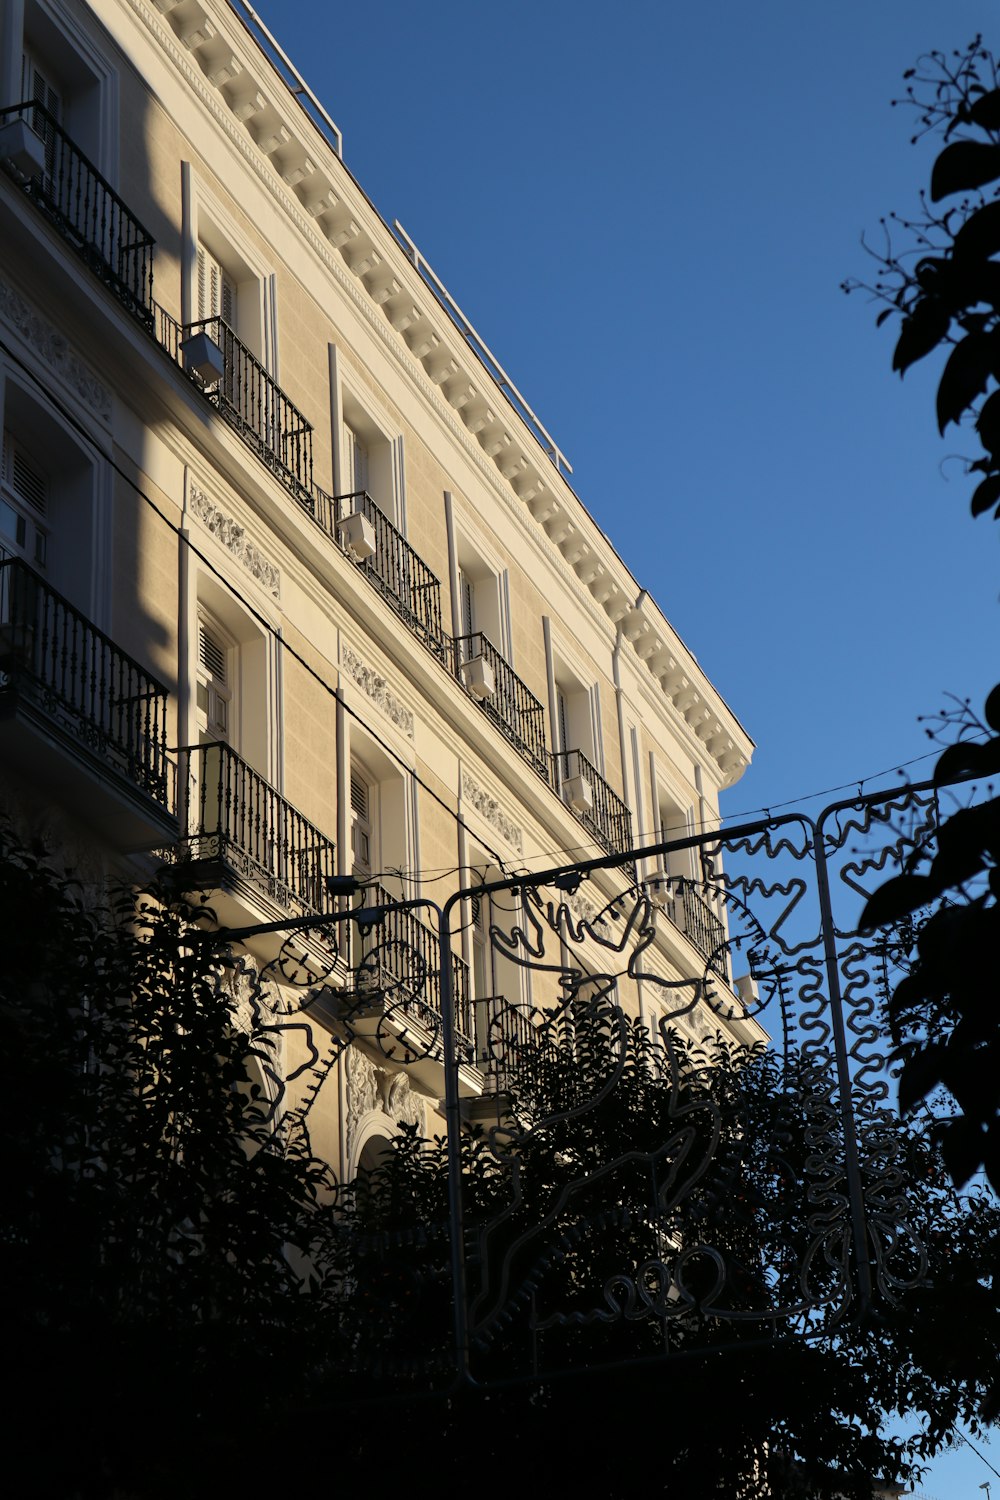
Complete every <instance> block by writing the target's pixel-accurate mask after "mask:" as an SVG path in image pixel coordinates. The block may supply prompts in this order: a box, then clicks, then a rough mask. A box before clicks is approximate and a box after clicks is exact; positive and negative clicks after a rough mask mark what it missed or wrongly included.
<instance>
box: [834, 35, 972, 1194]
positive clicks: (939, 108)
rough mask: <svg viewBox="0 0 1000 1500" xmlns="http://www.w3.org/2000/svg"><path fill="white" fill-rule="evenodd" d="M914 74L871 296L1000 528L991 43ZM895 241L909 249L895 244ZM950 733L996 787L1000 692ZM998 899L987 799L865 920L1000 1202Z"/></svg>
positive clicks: (912, 1072) (963, 772)
mask: <svg viewBox="0 0 1000 1500" xmlns="http://www.w3.org/2000/svg"><path fill="white" fill-rule="evenodd" d="M907 76H908V79H909V84H908V88H907V102H908V103H909V104H910V105H912V106H914V107H915V108H916V110H917V113H918V118H919V122H920V128H919V132H918V134H919V135H923V134H926V133H928V132H931V133H935V134H939V135H940V136H942V137H943V139H944V142H945V144H944V147H943V149H942V150H941V151H940V152H939V154H938V156H937V159H936V161H935V163H934V166H933V168H932V172H931V182H930V194H929V198H928V197H924V198H923V199H922V206H921V213H920V214H919V216H918V217H916V218H915V219H913V220H910V221H905V220H901V219H896V220H894V221H889V222H887V223H886V225H885V228H886V245H885V249H884V250H883V251H882V252H880V253H878V254H877V255H876V259H877V261H878V263H879V274H878V277H877V279H876V281H875V283H874V285H873V286H872V287H869V288H868V290H869V291H872V292H874V294H875V295H876V297H877V298H878V299H879V300H881V301H883V302H884V303H885V304H886V306H885V308H884V309H883V311H882V312H881V313H880V315H879V321H880V322H881V321H882V320H883V319H885V318H887V317H890V316H891V315H892V314H893V313H897V314H899V315H900V316H901V318H902V327H901V329H900V332H899V337H898V341H897V343H896V349H895V354H894V356H893V368H894V369H897V370H899V372H900V374H901V375H902V374H904V373H905V371H906V370H907V369H908V368H909V367H910V365H912V364H913V363H914V362H915V361H917V360H919V359H923V358H924V357H926V356H927V355H929V354H931V353H933V352H935V351H941V352H943V353H945V354H946V356H947V357H946V360H945V363H944V367H943V370H942V373H941V377H940V380H939V383H938V391H937V420H938V427H939V429H940V431H941V432H942V433H944V432H945V430H946V429H947V428H948V427H949V426H950V425H951V424H952V423H955V424H957V425H958V426H959V427H960V428H961V430H962V431H963V433H965V434H967V435H968V436H969V437H970V438H972V437H973V435H975V437H976V438H978V441H979V445H980V448H981V450H982V451H981V452H980V453H978V454H977V455H976V456H974V457H970V458H969V460H968V470H969V473H970V474H972V475H974V476H975V478H976V485H975V488H974V490H973V494H972V501H971V508H972V514H973V516H976V517H979V516H986V515H987V514H989V513H992V516H993V517H994V519H1000V259H998V257H1000V77H998V70H997V64H996V61H995V59H994V57H993V55H992V54H991V53H990V52H988V51H987V50H986V49H984V48H983V46H982V43H981V39H979V38H976V40H975V41H974V42H973V43H972V44H971V45H970V46H969V47H968V48H967V49H965V51H963V52H956V53H954V54H952V55H951V56H946V55H945V54H943V53H932V54H930V55H929V56H928V57H926V58H923V59H921V61H920V63H919V64H918V66H917V67H916V68H914V69H912V70H911V71H910V73H909V74H908V75H907ZM932 205H942V206H941V207H934V206H932ZM890 230H892V231H894V232H895V233H896V235H897V237H898V236H899V235H902V237H903V239H904V240H905V242H906V250H905V251H903V252H899V251H897V250H896V249H894V247H893V246H892V243H891V235H890ZM856 285H857V283H852V284H849V285H848V289H852V288H853V286H856ZM941 733H944V734H945V735H951V736H954V737H955V742H954V743H951V744H949V745H948V748H947V749H945V751H944V753H943V754H942V755H941V757H940V759H939V761H938V764H937V768H936V773H935V774H936V779H937V781H938V782H939V784H940V785H941V786H942V787H944V786H945V785H947V784H950V783H953V782H955V781H956V780H959V779H963V778H965V779H972V778H974V779H975V780H976V781H978V782H979V783H980V784H984V783H985V784H988V783H989V780H990V778H992V777H993V776H995V775H996V774H997V772H998V771H1000V688H994V689H993V691H992V692H991V693H990V695H989V697H988V698H987V700H986V706H985V710H984V713H983V716H982V718H981V719H980V718H978V717H977V716H976V715H974V714H973V713H972V711H971V709H970V707H969V705H959V707H958V709H957V710H956V711H955V712H953V713H948V714H946V715H944V717H943V720H942V722H941V723H940V724H939V725H938V729H937V731H936V732H934V735H933V737H938V735H939V734H941ZM998 898H1000V801H998V800H997V799H996V798H994V797H992V796H990V797H988V798H987V799H985V800H981V799H977V800H974V801H970V803H969V805H967V806H964V807H960V808H958V809H957V810H956V811H955V812H954V813H953V814H952V816H950V817H949V818H948V820H947V821H946V822H945V823H944V825H943V827H942V828H941V830H940V834H939V837H938V839H937V843H936V847H934V848H933V849H931V848H918V849H917V850H915V851H914V853H913V855H912V856H911V857H910V859H909V860H908V861H907V864H906V867H905V868H904V870H903V871H902V872H901V873H900V874H899V875H897V876H896V877H895V878H894V879H892V880H890V881H888V882H886V884H885V885H884V886H883V887H882V888H881V889H880V890H879V891H877V892H876V893H875V895H874V896H873V898H872V899H871V901H870V902H869V903H868V906H867V908H866V910H865V912H864V915H863V919H862V925H863V927H865V928H866V929H872V928H875V927H878V926H881V925H883V924H890V923H898V922H901V921H903V922H906V921H909V923H910V931H911V932H912V935H913V946H912V954H911V962H910V965H909V972H908V973H907V974H906V976H905V977H904V978H903V980H902V982H901V983H900V984H899V985H898V987H897V988H896V990H895V992H894V994H893V995H892V997H891V1000H890V1003H889V1020H890V1024H891V1028H892V1032H893V1036H894V1039H895V1042H896V1045H897V1049H898V1058H899V1060H900V1061H901V1062H902V1075H901V1079H900V1104H901V1107H902V1108H903V1109H904V1111H907V1112H912V1111H913V1110H915V1109H917V1108H918V1107H923V1106H925V1104H926V1102H927V1101H928V1100H929V1101H930V1102H931V1103H932V1104H933V1105H934V1107H935V1108H936V1110H937V1115H938V1123H937V1138H938V1140H939V1143H940V1147H941V1151H942V1154H943V1157H944V1160H945V1163H946V1165H947V1168H948V1171H949V1172H950V1174H951V1176H952V1178H953V1180H954V1181H955V1183H956V1184H958V1185H959V1186H961V1185H962V1184H964V1183H965V1182H967V1181H968V1180H969V1178H970V1177H971V1176H972V1175H973V1174H974V1173H975V1172H976V1171H977V1170H979V1169H980V1168H981V1167H985V1170H986V1173H987V1176H988V1177H989V1180H990V1182H991V1183H992V1184H993V1186H994V1188H995V1189H997V1190H998V1191H1000V1018H998V1015H997V984H996V963H997V953H998V952H1000V902H998Z"/></svg>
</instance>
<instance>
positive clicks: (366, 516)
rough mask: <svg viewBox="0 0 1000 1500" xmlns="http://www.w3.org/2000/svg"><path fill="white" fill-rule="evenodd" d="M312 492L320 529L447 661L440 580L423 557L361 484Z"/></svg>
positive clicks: (412, 628) (429, 646)
mask: <svg viewBox="0 0 1000 1500" xmlns="http://www.w3.org/2000/svg"><path fill="white" fill-rule="evenodd" d="M316 497H317V502H318V508H317V512H316V519H317V520H318V521H319V523H320V525H321V526H322V527H323V529H324V531H326V532H327V533H328V534H329V535H330V536H332V537H333V539H334V541H335V542H337V544H338V546H340V547H342V548H343V549H344V551H345V552H347V554H348V555H349V556H351V557H353V559H354V561H355V562H356V563H357V565H358V567H359V568H360V569H361V571H362V572H363V573H364V575H365V577H366V578H367V579H368V582H369V583H370V584H371V585H372V586H373V587H374V588H376V589H377V590H378V592H379V593H380V594H381V595H382V598H383V599H384V600H385V601H386V603H387V604H388V605H389V608H390V609H392V610H394V611H395V612H396V614H397V615H399V617H400V619H401V620H402V621H403V622H404V624H405V625H406V626H407V627H408V629H410V630H412V632H413V634H414V635H416V636H418V637H419V638H420V639H421V640H422V641H423V643H424V645H425V646H427V647H428V649H429V650H430V651H432V652H433V653H434V655H435V656H437V657H438V658H439V659H440V660H441V661H446V660H447V659H448V654H449V653H448V640H447V637H446V636H445V633H444V629H443V627H442V624H441V584H440V582H439V580H438V579H437V578H436V577H435V575H434V574H433V573H432V572H431V570H430V568H429V567H428V566H427V564H426V563H425V562H424V560H423V558H422V557H420V556H419V555H418V554H417V553H416V552H414V550H413V548H412V547H411V546H410V544H409V542H407V541H406V539H405V538H404V537H403V536H402V535H401V534H400V533H399V532H398V531H397V530H396V528H395V526H394V525H393V524H392V522H391V521H390V520H389V517H388V516H387V515H386V514H385V513H384V511H382V510H380V509H379V507H378V506H377V505H376V504H375V501H374V500H373V499H372V497H371V496H370V495H369V494H367V493H366V492H365V491H364V490H357V491H355V492H353V493H352V494H349V495H336V496H333V495H325V494H324V493H323V492H322V491H321V490H317V491H316ZM353 516H358V517H359V518H361V521H360V523H358V535H357V536H356V537H352V536H351V535H350V531H349V527H350V526H351V525H354V524H356V523H353V522H352V521H351V517H353ZM364 522H367V523H368V524H367V526H364V525H363V523H364ZM362 533H363V534H362Z"/></svg>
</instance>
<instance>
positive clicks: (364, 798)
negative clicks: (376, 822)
mask: <svg viewBox="0 0 1000 1500" xmlns="http://www.w3.org/2000/svg"><path fill="white" fill-rule="evenodd" d="M351 811H352V812H353V813H355V814H356V816H357V817H359V818H363V819H364V821H365V822H366V823H367V821H368V784H367V782H365V781H363V780H362V779H361V777H360V776H359V775H358V773H357V771H352V772H351Z"/></svg>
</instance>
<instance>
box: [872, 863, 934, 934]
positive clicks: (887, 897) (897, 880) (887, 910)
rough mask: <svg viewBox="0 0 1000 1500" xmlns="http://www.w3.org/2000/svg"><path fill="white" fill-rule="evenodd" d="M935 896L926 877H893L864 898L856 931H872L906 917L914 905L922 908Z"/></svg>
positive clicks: (913, 908)
mask: <svg viewBox="0 0 1000 1500" xmlns="http://www.w3.org/2000/svg"><path fill="white" fill-rule="evenodd" d="M935 894H936V892H935V890H934V888H933V887H932V885H931V882H930V880H929V879H928V877H927V876H926V875H896V876H895V877H894V878H893V879H892V880H887V881H886V882H885V885H880V886H879V888H878V890H877V891H875V892H873V894H872V895H871V896H869V898H868V902H867V905H866V906H865V909H864V911H863V912H862V913H861V921H860V922H859V923H858V931H859V932H862V933H867V932H873V931H874V930H875V928H876V927H884V926H885V924H886V923H887V922H896V921H898V920H899V918H900V917H908V916H909V915H910V912H912V911H916V909H917V907H918V906H924V905H925V904H926V903H927V902H928V901H930V900H931V899H932V898H933V896H934V895H935Z"/></svg>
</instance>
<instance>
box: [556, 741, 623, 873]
mask: <svg viewBox="0 0 1000 1500" xmlns="http://www.w3.org/2000/svg"><path fill="white" fill-rule="evenodd" d="M552 761H553V765H554V767H555V779H556V787H557V788H558V790H559V791H560V792H561V793H562V797H563V801H564V802H565V803H566V804H567V805H568V806H569V807H571V808H572V809H573V811H574V812H575V813H576V815H577V817H578V818H579V819H580V822H581V823H582V824H583V826H584V828H586V829H587V830H588V832H589V833H590V834H591V835H592V836H593V838H594V839H595V840H596V842H597V843H598V844H600V846H601V848H602V849H604V850H606V852H607V853H608V854H626V853H628V851H629V849H631V848H632V814H631V813H630V812H629V810H628V808H627V807H626V806H625V803H624V802H623V801H622V799H621V798H620V797H619V796H618V794H617V792H615V791H612V789H611V787H610V786H609V785H608V783H607V782H606V781H605V780H604V777H603V776H602V775H601V774H600V772H598V771H597V770H596V769H595V768H594V767H593V766H592V765H591V764H590V761H589V760H588V759H587V757H586V756H585V755H584V754H583V751H582V750H560V751H557V752H556V754H554V755H553V757H552ZM622 869H623V871H624V872H625V873H626V874H627V875H628V876H629V877H630V879H632V880H634V879H635V863H634V862H632V863H629V864H626V865H623V866H622Z"/></svg>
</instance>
